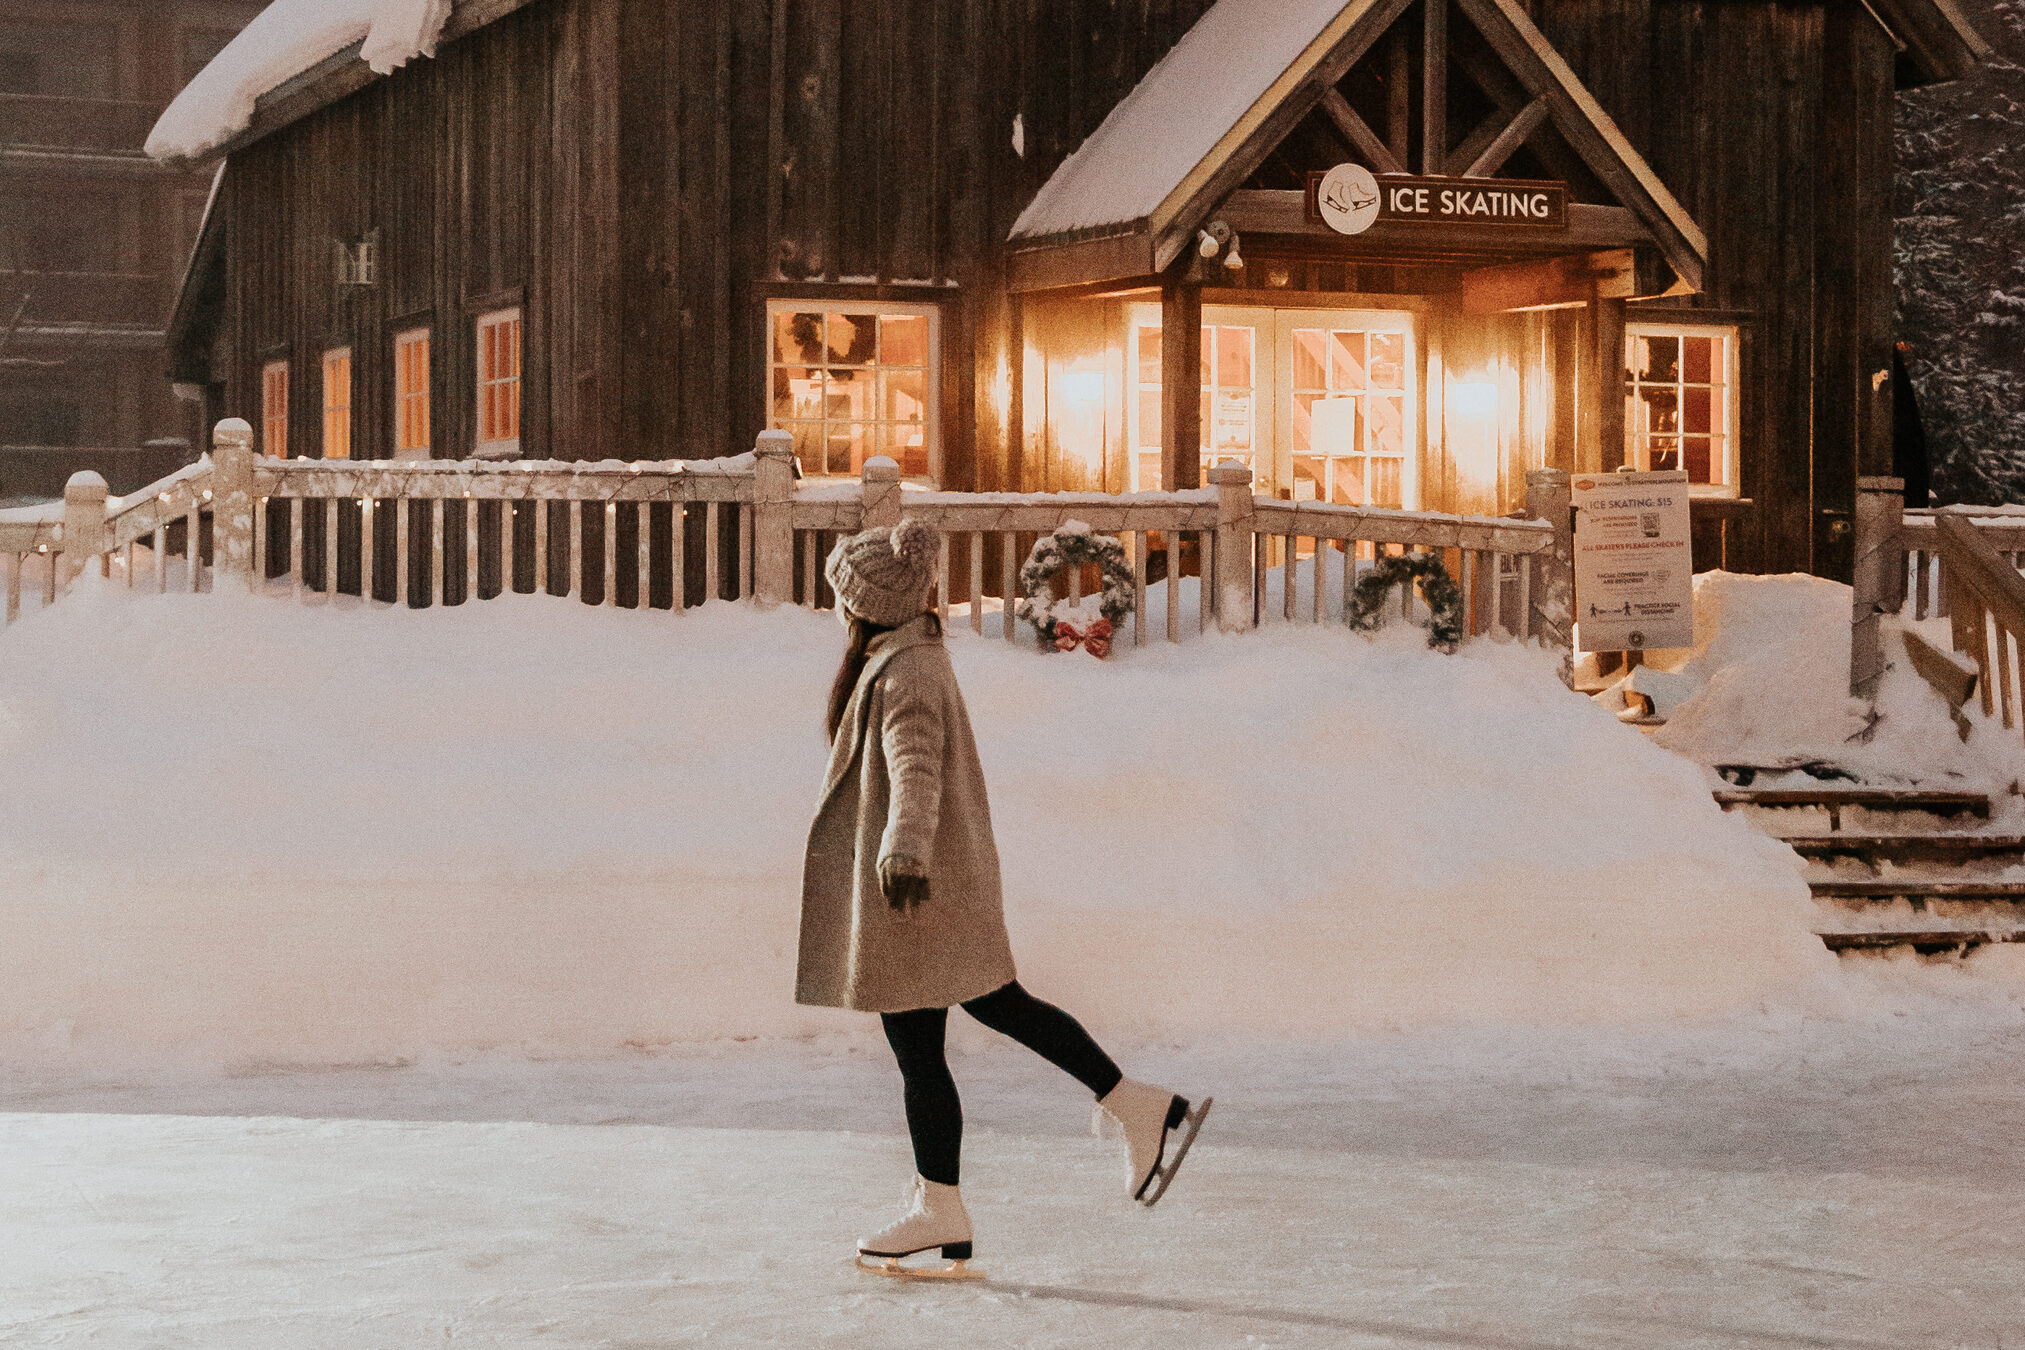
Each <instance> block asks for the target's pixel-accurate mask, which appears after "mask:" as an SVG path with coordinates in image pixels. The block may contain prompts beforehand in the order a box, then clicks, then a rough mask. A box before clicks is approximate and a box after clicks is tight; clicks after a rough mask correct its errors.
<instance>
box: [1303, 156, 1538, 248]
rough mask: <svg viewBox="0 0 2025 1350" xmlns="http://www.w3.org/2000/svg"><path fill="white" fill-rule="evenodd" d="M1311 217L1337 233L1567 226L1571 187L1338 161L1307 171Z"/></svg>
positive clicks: (1309, 212)
mask: <svg viewBox="0 0 2025 1350" xmlns="http://www.w3.org/2000/svg"><path fill="white" fill-rule="evenodd" d="M1308 215H1309V218H1310V219H1313V220H1320V221H1321V222H1322V223H1323V224H1325V225H1327V226H1328V227H1329V228H1330V229H1332V230H1334V231H1336V233H1338V234H1362V233H1364V232H1365V231H1366V230H1368V229H1370V228H1371V227H1372V225H1373V224H1375V223H1377V222H1379V221H1386V222H1388V223H1390V222H1403V223H1407V224H1421V225H1481V226H1512V225H1519V226H1533V227H1536V228H1539V229H1547V230H1565V229H1567V228H1568V185H1567V184H1566V183H1545V182H1533V181H1531V180H1524V181H1522V180H1519V179H1508V178H1467V179H1465V178H1422V177H1418V176H1416V175H1413V174H1391V173H1389V174H1386V175H1385V176H1384V177H1383V178H1380V177H1379V176H1377V175H1376V174H1374V173H1372V172H1371V170H1369V169H1367V168H1365V167H1364V166H1363V165H1362V164H1338V165H1337V166H1336V167H1335V168H1333V169H1331V170H1329V171H1328V172H1327V173H1318V174H1310V175H1308Z"/></svg>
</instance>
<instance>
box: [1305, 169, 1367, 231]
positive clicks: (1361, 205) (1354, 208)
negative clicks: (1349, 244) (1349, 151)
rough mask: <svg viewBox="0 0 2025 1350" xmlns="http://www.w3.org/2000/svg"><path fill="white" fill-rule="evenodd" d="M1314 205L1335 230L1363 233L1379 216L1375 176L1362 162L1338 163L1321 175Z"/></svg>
mask: <svg viewBox="0 0 2025 1350" xmlns="http://www.w3.org/2000/svg"><path fill="white" fill-rule="evenodd" d="M1315 208H1316V209H1317V210H1318V211H1320V212H1321V215H1322V219H1323V221H1324V222H1325V223H1326V224H1327V225H1328V226H1329V228H1330V229H1332V230H1334V231H1336V233H1338V234H1362V233H1364V232H1365V231H1366V230H1368V229H1370V228H1371V222H1372V221H1374V220H1376V219H1378V180H1377V179H1376V178H1374V177H1373V176H1372V174H1371V170H1369V169H1367V168H1365V167H1364V166H1363V165H1362V164H1338V165H1337V166H1336V167H1335V168H1333V169H1331V170H1329V172H1327V173H1326V174H1323V175H1322V182H1321V184H1320V185H1319V186H1318V187H1317V188H1316V189H1315Z"/></svg>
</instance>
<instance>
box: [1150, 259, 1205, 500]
mask: <svg viewBox="0 0 2025 1350" xmlns="http://www.w3.org/2000/svg"><path fill="white" fill-rule="evenodd" d="M1160 486H1161V487H1163V488H1165V489H1167V490H1168V491H1170V492H1172V491H1176V490H1178V489H1181V488H1193V487H1201V486H1202V287H1200V286H1197V285H1194V284H1192V283H1190V282H1186V281H1182V280H1179V279H1178V278H1175V277H1169V278H1167V279H1166V280H1165V281H1163V282H1162V283H1161V287H1160Z"/></svg>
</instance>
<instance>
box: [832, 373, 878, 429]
mask: <svg viewBox="0 0 2025 1350" xmlns="http://www.w3.org/2000/svg"><path fill="white" fill-rule="evenodd" d="M872 398H873V394H872V381H871V380H870V379H869V378H867V376H866V375H865V374H864V373H863V372H861V371H856V370H839V369H837V368H835V367H834V366H833V367H831V369H830V372H829V378H828V379H826V380H825V381H824V382H823V411H824V414H825V415H826V416H829V417H837V418H852V419H858V418H870V417H873V416H874V415H875V412H874V409H873V406H872Z"/></svg>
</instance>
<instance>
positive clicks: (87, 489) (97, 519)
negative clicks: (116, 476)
mask: <svg viewBox="0 0 2025 1350" xmlns="http://www.w3.org/2000/svg"><path fill="white" fill-rule="evenodd" d="M105 498H106V488H105V479H103V478H101V477H99V476H98V475H97V474H96V473H94V472H92V471H91V470H90V469H80V470H78V471H77V472H76V473H74V474H72V475H71V476H70V481H69V482H67V483H65V484H64V485H63V564H62V566H63V570H62V572H61V574H60V575H59V576H58V578H57V579H58V581H59V582H60V583H61V584H64V585H68V584H69V583H70V582H71V580H72V579H73V578H75V577H76V576H77V575H78V574H79V573H80V572H82V571H84V568H85V564H86V563H89V562H90V561H91V560H92V559H93V558H101V559H102V558H103V557H104V556H105Z"/></svg>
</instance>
